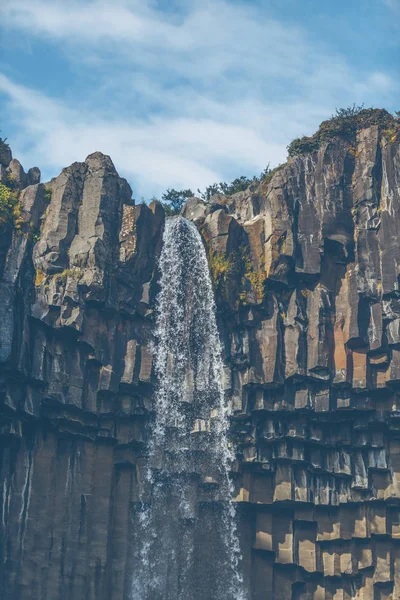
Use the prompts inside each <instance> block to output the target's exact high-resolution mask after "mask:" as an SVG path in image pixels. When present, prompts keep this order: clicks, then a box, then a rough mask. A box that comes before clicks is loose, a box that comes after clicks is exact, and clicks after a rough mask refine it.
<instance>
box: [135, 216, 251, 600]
mask: <svg viewBox="0 0 400 600" xmlns="http://www.w3.org/2000/svg"><path fill="white" fill-rule="evenodd" d="M159 266H160V272H161V279H160V293H159V295H158V302H157V326H156V337H157V347H156V354H155V367H156V373H157V377H158V387H157V390H156V394H155V417H154V422H153V423H152V433H151V437H150V442H149V450H148V458H147V466H146V469H145V475H144V481H143V482H142V484H143V487H144V488H147V494H146V495H147V498H146V499H145V500H144V501H143V502H141V503H139V504H138V509H137V511H136V513H135V514H134V519H133V525H134V565H133V581H132V593H131V599H132V600H245V598H246V595H245V593H244V591H243V581H242V576H241V573H240V570H239V563H240V547H239V540H238V536H237V530H236V513H235V506H234V504H233V502H232V496H233V485H232V482H231V480H230V477H229V470H230V466H231V463H232V460H233V458H234V457H233V453H232V450H231V448H230V445H229V442H228V426H229V409H228V406H227V403H226V399H225V394H224V370H223V363H222V358H221V344H220V340H219V335H218V330H217V325H216V319H215V304H214V296H213V290H212V285H211V280H210V275H209V271H208V264H207V259H206V254H205V250H204V247H203V244H202V241H201V237H200V235H199V233H198V231H197V229H196V227H195V226H194V225H193V224H192V223H190V222H189V221H187V220H186V219H184V218H182V217H174V218H172V219H168V220H167V222H166V227H165V232H164V238H163V249H162V253H161V257H160V263H159Z"/></svg>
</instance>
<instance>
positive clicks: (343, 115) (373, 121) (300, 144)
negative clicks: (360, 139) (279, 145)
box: [288, 104, 399, 156]
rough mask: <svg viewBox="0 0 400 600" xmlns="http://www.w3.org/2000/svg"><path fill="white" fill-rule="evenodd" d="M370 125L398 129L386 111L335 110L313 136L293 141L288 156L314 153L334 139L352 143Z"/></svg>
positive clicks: (378, 109) (349, 108) (370, 109)
mask: <svg viewBox="0 0 400 600" xmlns="http://www.w3.org/2000/svg"><path fill="white" fill-rule="evenodd" d="M372 125H378V126H379V129H380V130H381V131H383V130H385V129H389V128H391V127H398V126H399V121H398V119H397V118H396V117H394V116H393V115H391V114H390V113H389V112H388V111H387V110H385V109H380V108H363V106H356V105H355V104H353V105H352V106H349V107H347V108H340V109H336V113H335V114H334V115H332V117H331V118H330V119H328V120H327V121H323V122H322V123H321V125H320V126H319V129H318V131H317V132H316V133H314V135H312V136H311V137H307V136H304V137H302V138H296V139H295V140H293V141H292V142H291V144H289V146H288V154H289V156H298V155H300V154H307V153H308V152H315V151H316V150H318V148H319V147H320V146H321V144H322V143H323V142H325V141H328V140H331V139H333V138H335V137H341V138H343V139H346V140H348V141H352V142H353V141H354V138H355V135H356V133H357V131H359V130H360V129H366V128H367V127H371V126H372Z"/></svg>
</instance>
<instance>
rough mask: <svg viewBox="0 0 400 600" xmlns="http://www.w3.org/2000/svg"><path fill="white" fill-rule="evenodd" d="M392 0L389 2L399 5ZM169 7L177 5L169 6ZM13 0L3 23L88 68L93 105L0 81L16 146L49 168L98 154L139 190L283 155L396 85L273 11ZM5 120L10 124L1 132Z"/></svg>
mask: <svg viewBox="0 0 400 600" xmlns="http://www.w3.org/2000/svg"><path fill="white" fill-rule="evenodd" d="M392 1H393V0H392ZM169 4H170V3H169ZM157 6H158V7H159V6H160V5H159V4H157V3H156V2H155V1H150V0H141V1H140V2H139V1H137V0H113V1H111V0H102V1H100V0H93V1H90V2H88V1H76V0H75V1H73V2H68V3H66V2H63V1H59V0H40V1H39V0H29V1H28V0H12V2H11V1H10V2H6V4H4V5H3V7H2V8H1V9H0V12H1V19H2V23H3V27H6V28H7V30H9V31H22V32H24V35H25V36H27V37H29V38H33V39H40V40H42V41H43V40H45V41H46V43H47V44H48V45H49V47H50V48H51V47H54V48H57V49H58V50H62V51H63V52H64V53H65V57H66V58H67V60H68V61H69V62H70V64H72V65H74V67H75V69H79V71H80V72H81V73H83V75H85V73H87V75H88V82H87V87H86V88H85V102H84V103H81V105H80V107H79V109H77V108H76V107H75V103H74V100H73V94H70V95H68V97H64V98H59V97H53V98H49V97H46V96H45V95H44V94H43V93H40V91H38V90H35V89H32V88H28V87H27V86H24V85H21V84H19V85H18V84H17V83H15V80H13V79H11V78H10V77H5V76H2V77H1V78H0V90H1V91H2V92H3V94H4V95H5V97H6V98H8V104H7V109H6V114H7V115H8V116H9V118H10V119H13V120H14V123H15V126H16V128H17V131H18V132H19V134H18V135H17V134H16V135H14V140H13V145H14V148H15V150H16V152H18V154H19V155H20V156H21V157H22V158H23V160H24V161H26V162H27V164H28V165H29V164H31V163H32V160H33V157H35V161H36V162H38V163H40V164H39V166H44V167H45V171H46V173H50V172H53V173H54V172H55V171H56V170H57V169H58V168H60V167H61V166H64V165H66V164H68V163H69V162H71V161H73V160H77V159H82V158H84V156H85V154H88V153H89V152H92V151H94V150H96V149H100V150H102V151H103V152H106V153H108V154H111V156H112V158H113V159H114V162H115V163H116V165H117V168H118V169H119V170H120V171H121V172H122V173H123V174H124V175H126V176H127V177H128V178H129V180H130V181H131V182H132V183H133V186H134V188H135V189H136V190H137V192H138V195H139V196H140V195H144V196H148V195H151V194H153V193H154V194H158V193H159V192H160V191H161V190H163V189H165V187H167V186H175V187H180V186H185V187H188V186H191V187H192V188H196V187H198V186H200V187H202V186H205V185H207V184H208V183H210V182H212V181H214V180H218V179H221V178H229V177H231V176H234V175H235V174H236V175H239V174H241V173H243V172H246V173H248V174H251V173H257V172H258V171H260V170H261V169H262V168H264V166H265V165H266V164H267V163H268V162H271V163H272V164H277V163H278V162H280V161H282V160H284V158H285V154H286V150H285V149H286V145H287V143H288V142H289V141H290V139H291V138H293V137H295V136H296V135H301V134H303V133H307V132H311V130H312V128H314V127H315V126H316V124H318V122H319V121H320V120H321V119H322V118H324V117H326V116H327V115H329V114H330V112H331V111H332V110H333V109H334V107H335V106H339V105H343V104H344V105H346V104H349V103H351V102H353V101H356V102H359V103H360V102H363V101H365V99H366V98H367V103H368V104H371V103H376V104H381V103H384V102H385V99H386V98H387V97H389V95H390V94H392V93H393V92H394V90H395V89H396V86H397V83H396V82H394V81H393V80H392V79H391V77H390V76H389V75H388V74H386V73H383V72H381V71H377V72H372V73H369V74H366V75H365V74H362V73H357V72H355V71H354V70H353V69H352V68H351V67H350V66H349V64H348V62H347V61H346V59H345V58H344V57H343V56H341V55H340V54H332V53H330V52H329V51H328V50H327V48H325V47H324V45H323V44H322V43H316V42H315V41H311V39H310V38H309V36H308V35H307V32H306V31H305V30H304V29H302V28H301V27H299V26H297V25H287V24H285V25H284V24H283V23H281V22H279V21H277V20H276V19H275V20H274V19H272V18H270V17H268V15H267V13H266V11H265V10H262V9H261V8H257V7H255V6H251V5H249V4H248V3H246V4H245V3H243V4H241V3H239V2H235V3H233V2H232V1H231V2H229V1H224V0H203V1H200V0H190V1H188V2H185V3H184V5H183V4H182V5H177V6H176V10H173V11H172V10H169V11H167V10H161V9H160V8H157ZM3 129H4V127H3Z"/></svg>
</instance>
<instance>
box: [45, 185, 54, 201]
mask: <svg viewBox="0 0 400 600" xmlns="http://www.w3.org/2000/svg"><path fill="white" fill-rule="evenodd" d="M52 193H53V190H52V189H51V187H48V186H46V187H45V188H44V197H45V199H46V202H47V203H49V202H50V200H51V195H52Z"/></svg>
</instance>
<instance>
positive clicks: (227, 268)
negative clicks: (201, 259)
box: [208, 250, 235, 288]
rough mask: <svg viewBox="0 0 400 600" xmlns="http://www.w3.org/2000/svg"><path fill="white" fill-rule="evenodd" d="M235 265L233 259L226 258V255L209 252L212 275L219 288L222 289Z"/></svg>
mask: <svg viewBox="0 0 400 600" xmlns="http://www.w3.org/2000/svg"><path fill="white" fill-rule="evenodd" d="M234 264H235V263H234V261H233V260H232V258H231V257H229V258H226V257H225V255H224V254H221V253H219V252H214V251H213V250H210V251H209V252H208V266H209V269H210V275H211V279H212V280H213V282H214V284H215V286H216V287H217V288H218V287H221V285H223V283H224V282H225V280H226V279H227V277H229V275H230V274H231V273H232V271H233V269H234Z"/></svg>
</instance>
